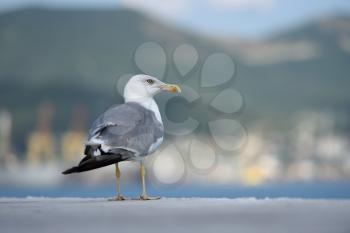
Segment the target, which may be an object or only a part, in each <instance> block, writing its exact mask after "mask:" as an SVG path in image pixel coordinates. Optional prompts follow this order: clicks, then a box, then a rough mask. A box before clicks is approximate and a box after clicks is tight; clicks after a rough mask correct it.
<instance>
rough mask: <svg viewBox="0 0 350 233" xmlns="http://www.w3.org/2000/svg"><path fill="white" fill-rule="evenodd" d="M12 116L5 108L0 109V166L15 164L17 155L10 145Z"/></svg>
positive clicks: (7, 166) (12, 165)
mask: <svg viewBox="0 0 350 233" xmlns="http://www.w3.org/2000/svg"><path fill="white" fill-rule="evenodd" d="M11 130H12V116H11V114H10V113H9V112H8V111H6V110H1V111H0V166H1V167H5V168H10V167H14V166H16V165H17V163H18V161H17V157H16V155H15V154H14V152H13V148H12V145H11Z"/></svg>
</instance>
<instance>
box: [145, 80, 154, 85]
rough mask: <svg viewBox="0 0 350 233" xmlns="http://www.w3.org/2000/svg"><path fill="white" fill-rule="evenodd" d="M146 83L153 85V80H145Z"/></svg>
mask: <svg viewBox="0 0 350 233" xmlns="http://www.w3.org/2000/svg"><path fill="white" fill-rule="evenodd" d="M146 82H147V83H148V84H153V83H154V80H153V79H147V80H146Z"/></svg>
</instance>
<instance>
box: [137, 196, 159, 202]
mask: <svg viewBox="0 0 350 233" xmlns="http://www.w3.org/2000/svg"><path fill="white" fill-rule="evenodd" d="M159 199H160V197H150V196H148V195H141V196H140V200H142V201H149V200H159Z"/></svg>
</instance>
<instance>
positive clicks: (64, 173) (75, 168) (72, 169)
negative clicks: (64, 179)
mask: <svg viewBox="0 0 350 233" xmlns="http://www.w3.org/2000/svg"><path fill="white" fill-rule="evenodd" d="M75 172H77V167H72V168H69V169H67V170H65V171H63V172H62V174H63V175H68V174H71V173H75Z"/></svg>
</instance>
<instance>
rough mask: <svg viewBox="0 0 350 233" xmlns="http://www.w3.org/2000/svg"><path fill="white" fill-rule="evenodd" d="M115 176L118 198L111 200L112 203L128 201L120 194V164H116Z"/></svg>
mask: <svg viewBox="0 0 350 233" xmlns="http://www.w3.org/2000/svg"><path fill="white" fill-rule="evenodd" d="M115 176H116V178H117V196H116V197H114V198H112V199H109V200H110V201H124V200H126V199H125V197H124V196H123V195H122V194H121V193H120V176H121V173H120V169H119V165H118V163H116V164H115Z"/></svg>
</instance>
